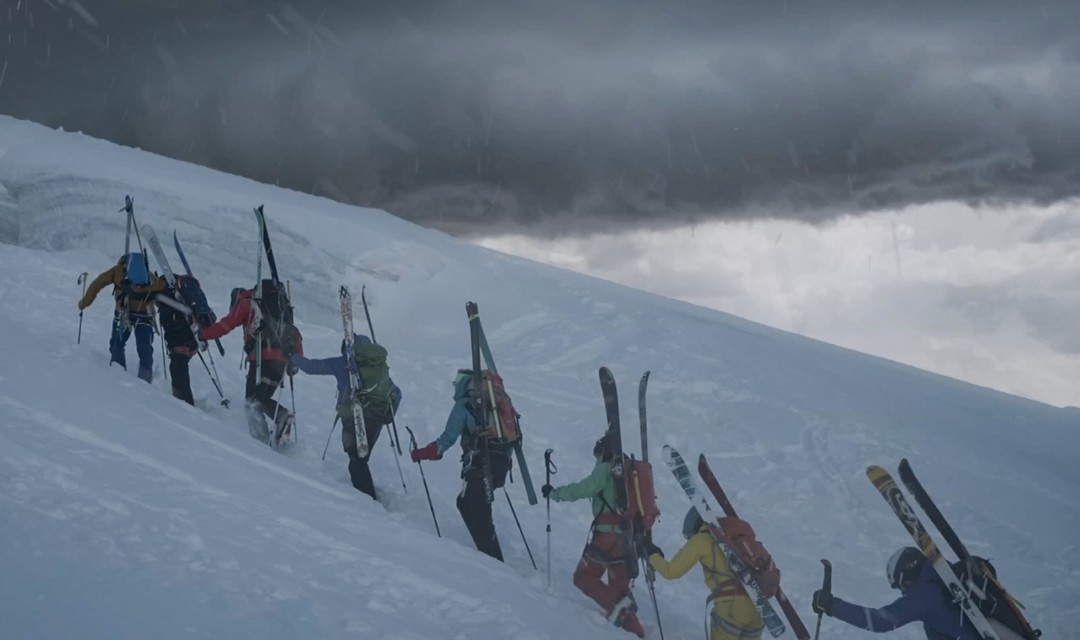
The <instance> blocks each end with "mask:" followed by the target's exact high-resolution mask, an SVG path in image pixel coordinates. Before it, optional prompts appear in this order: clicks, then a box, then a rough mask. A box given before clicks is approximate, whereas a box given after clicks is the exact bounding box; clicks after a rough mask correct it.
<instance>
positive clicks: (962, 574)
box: [945, 556, 1042, 640]
mask: <svg viewBox="0 0 1080 640" xmlns="http://www.w3.org/2000/svg"><path fill="white" fill-rule="evenodd" d="M950 566H951V567H952V569H953V571H954V572H955V573H956V575H957V577H959V578H960V582H961V583H962V584H964V585H965V586H967V587H968V589H969V593H970V595H971V599H972V600H973V601H974V602H975V605H976V606H977V607H978V608H979V610H980V611H982V613H983V615H985V616H986V618H987V620H989V621H990V624H991V625H992V626H993V627H994V628H995V630H996V631H997V632H998V636H1000V637H1001V638H1002V640H1034V639H1035V638H1038V637H1039V636H1041V635H1042V632H1041V631H1038V630H1035V629H1032V628H1031V623H1029V622H1028V621H1027V619H1026V618H1024V616H1023V614H1022V613H1020V610H1022V609H1023V606H1022V605H1020V603H1019V602H1017V601H1016V600H1014V599H1013V597H1012V596H1011V595H1009V593H1008V592H1007V591H1005V589H1004V587H1002V586H1001V583H1000V582H998V580H997V570H996V569H994V565H992V564H990V561H989V560H986V559H985V558H980V557H978V556H971V557H970V558H968V560H966V561H964V560H961V561H959V562H953V563H950ZM947 591H948V590H947V589H946V590H945V592H946V594H947V595H946V600H947V601H948V602H953V601H954V599H953V597H952V594H948V593H947Z"/></svg>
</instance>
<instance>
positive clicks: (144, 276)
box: [124, 253, 150, 287]
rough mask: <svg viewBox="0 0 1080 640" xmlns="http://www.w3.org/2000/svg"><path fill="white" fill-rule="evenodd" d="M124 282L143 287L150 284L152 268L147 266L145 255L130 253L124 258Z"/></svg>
mask: <svg viewBox="0 0 1080 640" xmlns="http://www.w3.org/2000/svg"><path fill="white" fill-rule="evenodd" d="M124 280H126V281H127V282H128V283H130V284H134V285H139V286H142V287H145V286H146V285H148V284H150V268H149V267H148V266H147V264H146V256H145V255H143V254H141V253H129V254H127V255H126V256H124Z"/></svg>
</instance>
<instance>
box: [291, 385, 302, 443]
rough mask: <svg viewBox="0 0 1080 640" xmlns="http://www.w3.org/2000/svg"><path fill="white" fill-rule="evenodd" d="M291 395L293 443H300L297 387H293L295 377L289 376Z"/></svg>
mask: <svg viewBox="0 0 1080 640" xmlns="http://www.w3.org/2000/svg"><path fill="white" fill-rule="evenodd" d="M289 395H290V396H292V415H293V426H292V428H293V436H292V437H293V442H298V441H299V440H300V438H299V437H298V436H297V435H296V433H297V431H299V429H297V428H296V424H297V420H296V387H294V386H293V375H292V374H291V373H290V374H289Z"/></svg>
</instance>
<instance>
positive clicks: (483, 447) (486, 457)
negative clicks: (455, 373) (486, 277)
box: [465, 302, 495, 504]
mask: <svg viewBox="0 0 1080 640" xmlns="http://www.w3.org/2000/svg"><path fill="white" fill-rule="evenodd" d="M465 314H466V315H467V316H468V317H469V345H470V351H471V352H472V376H473V379H472V388H473V390H474V392H475V393H476V394H477V397H476V398H474V399H473V400H474V403H473V404H474V406H476V408H477V410H478V411H479V413H480V415H478V416H476V417H477V419H478V420H479V421H480V424H483V425H486V424H488V415H487V403H485V402H484V401H483V400H482V399H481V398H480V397H479V393H480V389H482V388H483V385H482V381H481V374H480V308H479V307H478V306H477V304H476V303H475V302H466V303H465ZM480 456H481V460H480V464H481V465H482V466H483V468H482V472H483V474H484V499H485V500H487V502H488V504H491V503H493V502H495V481H494V479H493V478H492V475H491V451H490V450H489V448H488V439H487V438H483V437H481V438H480Z"/></svg>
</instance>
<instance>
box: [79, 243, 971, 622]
mask: <svg viewBox="0 0 1080 640" xmlns="http://www.w3.org/2000/svg"><path fill="white" fill-rule="evenodd" d="M109 284H112V285H113V297H114V301H115V305H114V314H113V323H112V330H111V336H110V341H109V353H110V364H112V363H113V362H115V363H117V364H119V365H120V366H121V367H124V368H125V369H126V356H125V346H126V343H127V341H128V339H129V337H130V335H131V334H132V333H134V334H135V341H136V348H137V351H138V356H139V369H138V376H139V378H141V379H143V380H145V381H147V382H151V381H152V379H153V358H154V348H153V339H154V333H155V330H156V325H155V318H154V310H155V306H156V307H157V310H158V314H159V315H158V318H157V319H158V320H159V321H160V331H161V332H162V334H163V337H164V340H165V343H166V345H167V347H168V352H169V358H170V363H169V372H170V374H171V376H172V392H173V395H174V396H175V397H177V398H179V399H181V400H183V401H184V402H187V403H189V404H194V398H193V395H192V391H191V384H190V376H189V374H188V363H189V361H190V359H191V358H192V357H193V356H194V355H195V354H197V353H198V350H199V349H200V343H205V342H206V341H208V340H214V339H216V338H220V337H222V336H225V335H226V334H228V333H229V332H231V331H232V330H234V329H236V328H238V327H243V341H244V351H245V353H246V359H245V362H246V365H247V380H246V385H245V394H244V395H245V400H246V416H247V421H248V426H249V429H250V432H251V434H252V436H253V437H255V438H257V439H259V440H261V441H263V442H271V441H272V439H282V438H285V437H287V436H288V435H289V432H290V429H291V425H292V421H293V419H294V418H293V415H292V413H291V412H290V411H289V410H288V409H287V408H286V407H284V406H282V405H281V404H279V403H278V402H277V401H276V400H274V395H275V393H276V392H277V391H278V389H279V388H281V387H282V386H283V385H284V378H285V376H286V375H293V374H295V373H297V372H303V373H306V374H310V375H328V376H333V377H334V378H335V379H336V381H337V390H338V394H337V401H336V412H337V416H338V417H339V418H340V419H341V422H342V431H341V438H342V447H343V449H344V451H345V454H346V456H347V458H348V461H349V462H348V471H349V477H350V480H351V482H352V484H353V486H354V487H355V488H356V489H357V490H359V491H361V492H363V493H365V494H367V495H369V496H371V497H372V498H375V497H376V492H375V485H374V482H373V480H372V476H371V470H370V468H369V466H368V462H369V458H370V455H371V449H372V447H373V445H374V444H375V442H377V441H378V439H379V436H380V434H381V432H382V430H383V428H384V427H385V426H386V425H387V424H389V423H390V421H391V420H392V419H393V416H394V414H396V412H397V410H398V407H399V406H400V403H401V397H402V394H401V390H400V389H399V388H398V387H397V385H396V384H394V383H393V381H392V380H391V379H390V377H389V373H388V367H386V365H385V360H386V350H385V349H384V348H383V347H381V346H380V345H376V344H374V343H372V341H371V340H370V339H369V338H367V336H363V335H356V336H355V337H354V352H353V353H348V352H346V344H345V341H344V340H343V341H342V344H341V353H340V354H338V355H335V356H331V357H328V358H322V359H313V358H307V357H305V356H304V353H303V339H302V336H301V335H300V332H299V331H298V330H297V329H296V327H295V326H293V325H292V324H291V322H290V323H288V326H287V327H286V328H285V329H284V332H283V333H284V335H285V336H286V337H285V339H282V340H270V339H268V340H264V341H263V342H262V350H261V352H258V353H257V352H256V349H255V345H256V343H257V341H256V337H257V336H258V334H259V333H260V331H261V330H263V329H264V328H265V327H266V326H267V322H268V318H266V317H264V312H265V309H261V308H260V307H259V306H258V305H256V304H255V302H254V296H255V291H256V287H252V288H246V289H240V288H238V289H234V290H233V291H232V295H231V302H230V309H229V312H228V314H226V315H225V316H224V317H223V318H221V319H220V320H217V319H216V318H215V315H214V313H213V311H212V310H211V309H210V307H209V305H208V304H207V302H206V296H205V294H204V293H203V291H202V289H201V287H200V285H199V282H198V280H196V279H195V278H194V277H192V276H188V275H185V276H176V286H175V287H172V286H170V285H169V284H168V283H167V282H166V280H165V279H164V278H162V277H161V276H159V275H158V274H156V273H153V272H151V271H150V269H149V267H148V265H147V263H146V259H145V256H144V254H142V253H131V254H128V255H125V256H124V257H122V258H121V259H120V261H118V262H117V264H116V265H114V266H112V267H110V268H109V269H107V270H106V271H104V272H103V273H101V274H100V275H98V276H97V277H96V278H95V279H94V280H93V281H92V282H91V283H90V285H89V287H88V288H87V289H86V291H85V292H84V295H83V297H82V298H81V299H80V300H79V303H78V307H79V309H80V311H81V310H83V309H85V308H87V307H88V306H90V305H91V304H92V303H93V302H94V299H95V298H96V296H97V295H98V293H99V292H100V291H101V290H102V289H103V288H104V287H105V286H107V285H109ZM262 284H263V286H264V289H266V288H273V287H275V286H280V283H277V284H276V285H275V283H274V282H273V281H271V280H264V281H263V283H262ZM161 295H164V296H171V297H175V298H176V299H178V300H183V301H184V303H185V304H186V305H187V307H188V308H190V309H191V310H192V311H193V315H194V318H189V317H188V316H187V315H186V314H185V313H184V312H183V311H181V310H178V309H177V308H175V307H174V306H171V305H168V304H161V305H155V300H156V299H157V298H156V297H157V296H161ZM263 295H264V297H266V296H268V294H267V293H266V292H265V291H264V294H263ZM192 320H194V322H192ZM269 320H272V319H269ZM257 358H260V359H261V378H260V379H258V380H256V371H257V367H256V366H255V362H256V360H257ZM350 359H352V361H350ZM371 362H376V363H381V366H377V367H376V368H374V369H372V368H371V367H370V363H371ZM354 366H358V367H359V368H360V370H361V371H369V372H370V371H374V373H372V374H369V375H370V377H371V378H372V379H370V380H363V381H362V383H363V384H364V385H365V386H372V385H378V386H379V388H380V389H382V390H383V392H381V393H380V394H378V396H377V397H375V396H374V395H373V396H372V397H371V398H369V401H367V402H365V401H363V400H360V402H361V404H362V409H363V419H364V424H365V430H366V434H367V442H368V444H369V446H368V451H367V453H366V454H365V455H359V454H358V452H357V444H356V442H357V440H356V427H357V425H356V424H355V421H354V417H353V411H352V403H353V402H355V401H357V400H356V399H354V398H353V397H352V395H351V393H350V386H349V384H350V382H349V375H350V370H352V369H353V367H354ZM473 377H474V375H473V370H472V369H461V370H459V371H458V373H457V376H456V377H455V379H454V382H453V384H454V394H453V400H454V404H453V407H452V408H451V410H450V414H449V416H448V417H447V420H446V426H445V428H444V429H443V432H442V434H441V435H440V436H439V437H438V438H437V439H435V440H434V441H432V442H431V443H429V444H428V445H426V446H424V447H415V446H414V448H413V450H412V452H411V458H412V460H413V461H414V462H418V463H419V462H421V461H429V460H439V459H441V458H442V457H443V455H444V454H445V453H446V452H447V451H448V450H449V449H450V448H451V447H452V446H453V445H454V443H455V442H458V441H460V443H461V448H462V455H461V461H462V469H461V478H462V480H463V487H462V489H461V492H460V493H459V494H458V497H457V507H458V510H459V511H460V513H461V516H462V518H463V520H464V522H465V525H466V527H467V529H468V531H469V534H470V535H471V536H472V539H473V542H474V543H475V545H476V548H477V549H478V550H480V551H481V552H483V553H485V554H487V555H489V556H491V557H492V558H495V559H498V560H500V561H501V560H502V559H503V554H502V549H501V546H500V544H499V539H498V536H497V534H496V531H495V526H494V522H493V519H492V508H491V503H490V493H489V491H488V489H489V487H487V486H486V484H487V482H489V481H490V482H491V483H492V487H490V488H491V489H498V488H501V487H503V486H504V484H505V482H506V478H507V475H508V474H509V473H510V471H511V468H512V464H513V463H512V458H511V451H510V449H509V448H508V447H507V446H505V443H503V442H499V441H498V440H494V439H490V438H487V437H483V436H481V434H482V433H484V431H483V425H482V424H481V419H480V416H481V415H484V411H482V410H481V409H480V408H479V407H478V406H477V403H476V395H477V394H475V393H473V390H472V388H471V382H472V380H473ZM268 418H269V420H270V422H271V423H273V425H274V433H273V434H271V432H270V429H269V426H268V423H267V419H268ZM481 451H483V452H484V454H485V457H484V460H487V461H489V462H487V465H486V468H485V464H482V459H481ZM622 453H623V452H621V451H617V450H616V448H615V443H614V441H613V439H612V438H611V437H610V433H605V435H604V436H603V437H601V438H600V439H599V440H598V441H597V442H596V443H595V446H594V448H593V455H594V457H595V459H596V463H595V466H594V467H593V469H592V471H591V472H590V473H589V474H588V475H587V476H586V477H584V478H583V479H581V480H580V481H578V482H573V483H569V484H566V485H563V486H559V487H554V486H552V485H551V484H545V485H544V486H543V487H542V494H543V496H544V498H546V499H548V500H551V501H554V502H570V501H575V500H584V499H588V500H590V501H591V506H592V514H593V521H592V524H591V526H590V529H589V536H588V542H587V544H586V545H585V548H584V550H583V552H582V554H581V559H580V561H579V562H578V564H577V568H576V570H575V571H574V574H573V583H574V585H575V586H577V587H578V588H579V589H580V590H581V591H582V592H584V593H585V594H586V595H587V596H588V597H589V598H591V599H592V600H594V601H595V602H596V603H597V604H598V605H599V606H600V608H601V609H602V610H603V611H604V612H605V614H606V615H607V616H608V618H609V620H611V621H612V622H613V623H614V624H615V625H617V626H619V627H621V628H623V629H625V630H626V631H628V632H630V633H633V634H634V635H636V636H638V637H645V629H644V627H643V626H642V624H641V622H640V620H639V619H638V617H637V609H638V607H637V603H636V601H635V599H634V596H633V592H632V590H631V582H632V578H633V577H634V576H636V575H637V568H636V565H637V562H638V561H639V557H638V555H639V554H640V555H641V557H643V558H645V559H646V561H647V563H648V565H649V566H650V567H651V568H652V569H653V570H655V571H656V573H659V574H660V575H661V576H663V577H664V578H666V579H677V578H680V577H682V576H684V575H685V574H687V573H688V572H689V571H690V570H691V569H693V567H695V566H697V565H700V566H701V567H702V572H703V576H704V581H705V586H706V588H707V591H708V594H709V595H708V602H709V605H710V618H709V620H710V624H709V628H708V638H709V639H710V640H757V639H758V638H760V637H761V635H762V631H763V629H764V624H763V621H762V618H761V615H760V614H759V613H758V610H757V608H756V607H755V606H754V603H753V601H752V600H751V599H750V597H749V596H748V595H747V593H746V590H745V589H744V588H743V586H742V584H741V583H740V582H739V580H738V578H737V576H736V575H735V573H734V572H733V571H732V569H731V567H730V565H729V563H728V560H727V559H726V558H725V555H724V552H723V550H722V548H721V547H720V546H719V544H718V542H717V541H716V539H715V538H714V537H713V536H712V535H710V533H709V530H708V527H707V526H706V523H705V522H704V521H703V520H702V518H701V517H700V515H699V514H698V512H697V511H696V510H695V509H691V510H690V511H689V512H688V513H687V515H686V518H685V519H684V524H683V529H682V533H683V536H684V538H685V540H686V542H685V544H684V545H683V546H682V548H680V549H679V551H678V552H677V553H676V554H675V555H674V556H673V557H672V558H671V559H670V560H667V559H666V558H665V555H664V553H663V552H662V551H661V549H660V548H659V547H657V546H656V545H655V544H653V543H652V542H651V539H649V540H642V539H636V540H635V539H631V538H630V537H629V536H628V532H629V531H630V530H631V529H632V527H630V526H629V525H628V523H627V519H626V517H625V515H624V514H623V513H620V512H619V511H618V510H617V509H616V508H614V506H613V505H615V504H616V502H617V497H616V496H617V491H616V488H617V487H616V484H617V481H616V479H615V476H614V473H613V470H612V461H613V460H614V459H615V458H617V457H620V456H622ZM489 479H490V480H489ZM433 513H434V512H433ZM605 574H606V581H605V580H604V578H605ZM888 576H889V582H890V586H892V587H893V588H895V589H898V590H899V591H900V593H901V595H900V597H899V598H898V599H897V600H896V601H895V602H893V603H892V604H890V605H888V606H885V607H882V608H880V609H871V608H866V607H861V606H858V605H854V604H850V603H848V602H846V601H844V600H841V599H840V598H836V597H834V596H833V595H832V594H831V593H830V592H829V591H828V590H824V589H823V590H818V591H817V592H815V593H814V594H813V598H812V606H813V610H814V612H815V613H818V614H825V615H829V616H833V617H835V618H837V619H839V620H842V621H844V622H846V623H848V624H850V625H853V626H856V627H859V628H862V629H867V630H869V631H873V632H882V631H890V630H893V629H896V628H899V627H901V626H904V625H906V624H908V623H910V622H916V621H918V622H921V623H922V624H923V627H924V630H925V632H926V636H927V638H928V639H929V640H946V639H950V640H978V638H979V636H978V633H977V632H976V631H975V629H974V628H973V627H972V625H971V623H970V622H968V621H967V619H966V618H965V617H964V616H963V615H961V611H960V609H959V605H957V604H956V602H955V601H954V600H953V599H951V598H949V597H943V596H942V593H943V592H945V593H947V591H946V589H945V585H944V583H943V582H942V581H941V579H940V578H939V577H938V575H937V573H936V572H935V571H934V570H933V568H932V567H930V565H929V564H928V563H927V562H926V561H925V556H924V555H923V554H922V552H921V551H919V550H918V549H916V548H913V547H905V548H902V549H900V550H899V551H897V552H896V554H894V555H893V557H892V558H891V559H890V560H889V563H888Z"/></svg>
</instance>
